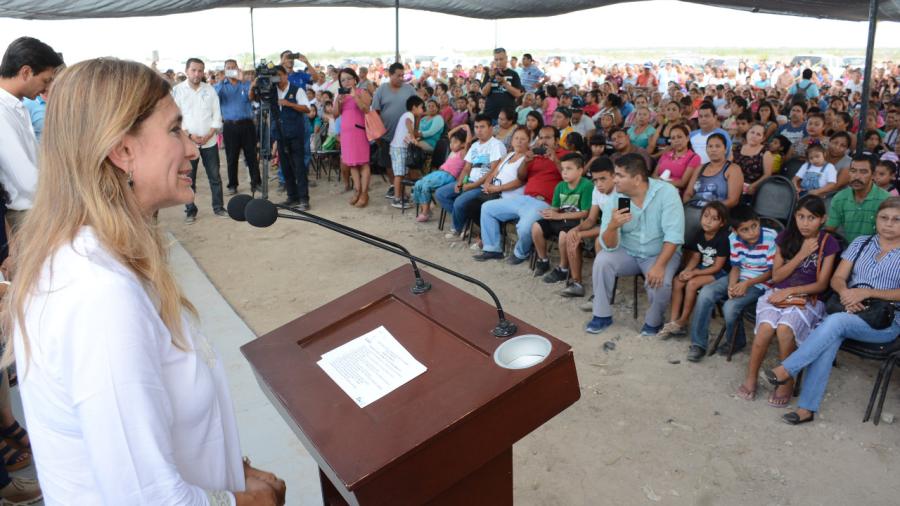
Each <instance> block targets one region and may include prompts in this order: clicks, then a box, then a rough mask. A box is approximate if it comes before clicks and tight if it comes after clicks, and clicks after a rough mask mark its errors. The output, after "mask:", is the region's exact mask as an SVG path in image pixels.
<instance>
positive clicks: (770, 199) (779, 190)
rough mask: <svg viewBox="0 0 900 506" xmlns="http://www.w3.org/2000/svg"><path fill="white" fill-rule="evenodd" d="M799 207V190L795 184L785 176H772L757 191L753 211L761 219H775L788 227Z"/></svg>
mask: <svg viewBox="0 0 900 506" xmlns="http://www.w3.org/2000/svg"><path fill="white" fill-rule="evenodd" d="M796 205H797V190H796V189H795V188H794V184H793V183H792V182H791V181H790V179H787V178H786V177H783V176H772V177H770V178H768V179H766V180H765V181H763V182H762V184H760V185H759V187H758V188H757V189H756V195H754V197H753V210H754V211H756V214H758V215H759V216H760V217H766V218H775V219H776V220H778V221H780V222H781V223H782V225H785V226H786V225H787V223H788V221H790V219H791V216H793V214H794V207H796Z"/></svg>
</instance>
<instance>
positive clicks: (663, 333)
mask: <svg viewBox="0 0 900 506" xmlns="http://www.w3.org/2000/svg"><path fill="white" fill-rule="evenodd" d="M686 333H687V332H686V330H685V328H684V327H682V326H681V325H679V324H678V322H675V321H671V322H669V323H667V324H665V325H663V328H662V330H660V331H659V334H657V335H656V336H657V337H659V338H660V339H668V338H670V337H675V336H683V335H685V334H686Z"/></svg>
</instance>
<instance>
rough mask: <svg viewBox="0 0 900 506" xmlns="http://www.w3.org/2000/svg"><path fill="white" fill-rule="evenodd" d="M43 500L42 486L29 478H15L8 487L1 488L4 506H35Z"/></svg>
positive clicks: (0, 494) (0, 498)
mask: <svg viewBox="0 0 900 506" xmlns="http://www.w3.org/2000/svg"><path fill="white" fill-rule="evenodd" d="M42 498H43V494H42V493H41V484H40V483H38V481H37V480H32V479H29V478H19V477H13V479H12V481H10V482H9V484H8V485H6V486H5V487H3V488H0V500H2V502H3V504H9V503H13V504H34V503H36V502H38V501H39V500H41V499H42ZM7 501H9V502H7Z"/></svg>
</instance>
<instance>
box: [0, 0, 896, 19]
mask: <svg viewBox="0 0 900 506" xmlns="http://www.w3.org/2000/svg"><path fill="white" fill-rule="evenodd" d="M624 1H633V0H624ZM688 1H690V0H688ZM614 3H622V2H621V1H615V0H613V1H608V0H491V1H489V2H488V1H484V0H401V2H400V6H401V7H403V8H405V9H416V10H425V11H433V12H441V13H444V14H453V15H456V16H464V17H470V18H481V19H506V18H525V17H542V16H554V15H557V14H565V13H567V12H575V11H580V10H584V9H590V8H593V7H602V6H604V5H610V4H614ZM691 3H699V4H704V5H714V6H719V7H728V8H733V9H741V10H748V11H753V12H765V13H771V14H787V15H794V16H805V17H818V18H829V19H843V20H850V21H866V20H867V19H868V4H869V2H868V0H804V1H801V0H763V1H758V2H747V1H738V0H714V1H712V2H697V1H692V2H691ZM288 6H293V7H394V0H251V1H239V0H0V17H12V18H22V19H73V18H114V17H128V16H160V15H166V14H177V13H182V12H192V11H202V10H207V9H214V8H219V7H288ZM878 19H879V20H880V21H900V0H880V1H879V10H878Z"/></svg>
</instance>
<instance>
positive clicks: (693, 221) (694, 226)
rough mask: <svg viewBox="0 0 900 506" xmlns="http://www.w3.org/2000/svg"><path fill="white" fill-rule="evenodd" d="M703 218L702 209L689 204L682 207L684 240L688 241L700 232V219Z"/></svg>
mask: <svg viewBox="0 0 900 506" xmlns="http://www.w3.org/2000/svg"><path fill="white" fill-rule="evenodd" d="M701 216H703V208H702V207H695V206H692V205H690V204H685V205H684V240H685V241H690V240H692V239H693V238H694V236H696V235H697V233H698V232H700V217H701Z"/></svg>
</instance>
